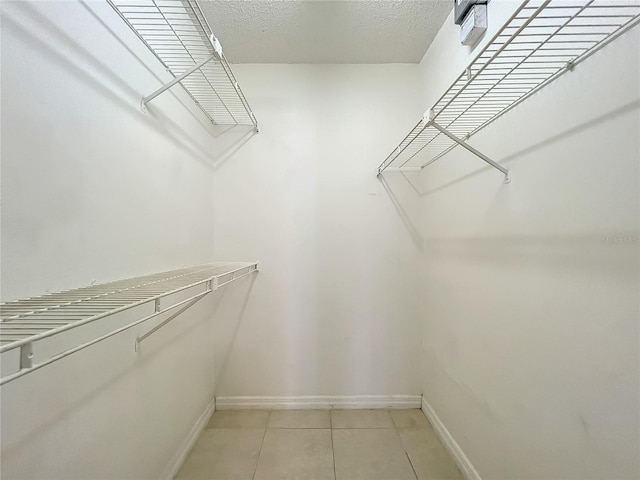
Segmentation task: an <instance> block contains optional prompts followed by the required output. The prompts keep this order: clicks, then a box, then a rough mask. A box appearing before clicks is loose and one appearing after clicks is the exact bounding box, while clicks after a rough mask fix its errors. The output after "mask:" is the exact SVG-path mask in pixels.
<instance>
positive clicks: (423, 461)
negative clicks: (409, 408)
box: [398, 427, 463, 480]
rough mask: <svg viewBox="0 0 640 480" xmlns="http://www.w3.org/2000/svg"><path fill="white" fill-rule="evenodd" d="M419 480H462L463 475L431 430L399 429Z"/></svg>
mask: <svg viewBox="0 0 640 480" xmlns="http://www.w3.org/2000/svg"><path fill="white" fill-rule="evenodd" d="M398 432H399V433H400V438H401V439H402V444H403V446H404V448H405V450H406V451H407V454H408V455H409V458H410V459H411V463H412V465H413V468H414V470H415V471H416V474H417V475H418V480H432V479H433V480H435V479H437V480H462V478H463V477H462V474H461V473H460V471H459V470H458V467H457V466H456V464H455V463H454V461H453V459H452V458H451V457H450V456H449V452H447V450H446V448H445V447H444V445H442V443H441V442H440V439H438V437H437V436H436V433H435V431H434V430H433V429H431V428H416V427H412V428H399V429H398Z"/></svg>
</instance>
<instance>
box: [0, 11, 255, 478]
mask: <svg viewBox="0 0 640 480" xmlns="http://www.w3.org/2000/svg"><path fill="white" fill-rule="evenodd" d="M1 18H2V37H1V42H2V52H1V54H2V78H1V85H2V92H1V95H2V97H1V100H2V111H1V112H2V113H1V115H2V170H1V173H2V198H1V199H2V252H1V253H2V254H1V261H2V277H1V285H2V300H3V301H6V300H11V299H15V298H20V297H26V296H31V295H38V294H42V293H44V292H45V291H48V290H49V291H58V290H63V289H67V288H74V287H78V286H84V285H87V284H89V283H90V282H91V281H92V280H94V279H95V280H96V281H97V282H105V281H109V280H115V279H122V278H127V277H130V276H135V275H140V274H147V273H153V272H158V271H163V270H167V269H172V268H177V267H181V266H188V265H194V264H198V263H202V262H207V261H211V260H212V259H213V246H214V245H213V240H214V235H213V226H214V222H213V218H212V205H213V188H212V178H213V175H214V170H215V168H216V166H217V165H219V164H220V162H222V161H224V160H225V159H226V158H227V156H228V154H229V152H231V151H233V149H235V148H238V146H239V145H240V143H237V140H238V137H239V136H240V134H239V133H238V132H237V131H238V129H236V132H235V133H236V134H227V135H219V133H220V132H219V131H214V130H212V128H211V127H210V126H207V120H205V119H204V117H203V116H202V115H201V114H199V112H198V111H197V110H196V109H195V107H193V104H192V102H191V100H189V99H188V98H187V97H186V95H185V94H184V93H183V92H181V91H180V90H179V89H178V90H176V91H175V92H173V93H167V94H164V95H163V96H161V97H159V98H158V99H156V100H154V103H153V105H152V106H151V108H150V112H149V113H148V114H143V113H142V112H141V111H140V109H139V102H140V99H141V98H142V96H143V95H144V94H146V93H149V92H151V91H153V90H154V89H156V88H157V87H158V86H159V85H160V84H161V81H166V80H167V79H168V78H167V77H168V75H167V73H166V72H164V70H163V69H162V68H159V65H158V62H157V60H156V59H155V58H154V57H153V56H152V55H151V54H150V53H149V52H148V50H147V49H146V47H145V46H144V45H142V44H141V42H140V41H139V40H138V39H137V38H136V37H135V35H134V34H133V33H132V32H131V31H130V30H129V28H128V27H127V26H126V25H125V24H124V23H123V22H122V20H121V19H120V18H119V17H118V16H117V15H116V13H115V12H114V11H113V10H112V9H111V8H110V7H109V6H108V5H107V4H106V2H80V1H52V2H2V17H1ZM209 125H210V123H209ZM216 136H217V138H216ZM249 285H250V282H249V279H245V280H242V281H240V283H239V284H234V285H232V286H229V287H227V288H226V290H225V291H224V292H223V291H219V292H216V294H215V295H212V296H210V298H209V297H207V298H206V299H205V300H202V301H201V302H200V303H199V304H198V305H196V306H195V307H193V309H192V310H190V311H189V312H187V313H186V314H184V315H182V316H180V317H179V318H178V319H176V320H174V322H173V323H172V324H170V325H169V326H167V327H165V328H164V329H163V330H161V331H160V332H158V334H156V335H154V336H153V337H150V338H149V340H148V342H145V345H143V350H142V351H141V352H140V353H138V354H136V353H135V352H134V348H133V346H134V339H135V337H136V335H137V334H138V333H142V332H145V331H146V330H147V329H148V328H149V327H150V326H152V324H153V323H152V322H150V324H149V325H144V326H142V327H140V328H136V329H133V330H132V331H130V332H127V333H125V334H121V335H118V336H116V337H113V338H112V339H110V340H108V341H105V342H103V343H101V344H99V345H97V346H94V347H91V348H89V349H87V350H84V351H82V352H80V353H77V354H75V355H73V356H71V357H68V358H67V359H65V360H63V361H60V362H58V363H56V364H55V365H52V366H50V367H47V368H43V369H42V370H39V371H38V372H35V373H33V374H31V375H28V376H26V377H23V378H21V379H19V380H16V381H14V382H12V383H10V384H7V385H4V386H3V387H2V389H1V400H2V412H1V414H2V417H1V420H0V427H1V430H2V431H1V434H2V435H1V437H2V458H1V464H2V467H1V471H0V473H1V476H2V478H7V479H9V478H24V479H26V478H37V479H42V478H47V479H54V478H57V479H72V478H77V479H87V478H92V479H94V478H110V479H114V478H118V479H125V478H130V479H136V480H137V479H143V478H149V479H151V478H153V479H155V478H160V477H161V476H162V475H163V474H165V473H170V472H169V470H168V469H170V467H171V465H172V464H173V463H175V460H176V458H175V455H176V454H177V452H179V450H180V448H181V447H183V446H184V445H183V442H184V441H185V439H186V438H187V436H188V434H189V431H190V429H191V428H192V427H193V425H194V424H195V423H196V420H197V419H198V417H199V416H200V415H201V414H202V412H203V411H204V410H205V408H206V407H207V406H208V405H209V404H210V402H211V400H212V399H213V396H214V373H215V372H214V366H213V360H214V357H213V350H212V349H213V336H214V333H215V327H216V324H217V323H218V324H219V323H220V322H222V321H226V322H233V321H235V319H236V317H235V315H236V314H237V312H238V311H239V310H238V308H239V307H241V306H242V305H243V303H244V301H245V299H246V297H247V296H248V295H249V290H248V288H249ZM229 292H232V293H233V298H231V299H229V298H228V297H229ZM235 299H237V302H235ZM230 301H231V304H229V302H230ZM234 302H235V303H234ZM220 305H225V307H224V308H225V311H226V315H225V318H224V319H222V320H220V319H217V318H213V320H212V317H213V312H214V310H215V308H216V306H220ZM146 313H149V312H148V310H147V311H146ZM139 315H141V311H140V310H139V311H138V312H132V313H131V314H130V315H128V316H121V317H119V318H113V319H110V320H109V322H108V324H105V322H103V323H101V324H100V325H93V326H92V327H90V328H86V329H85V330H84V331H83V332H77V333H76V334H75V335H76V336H77V338H88V337H91V336H95V335H96V332H103V331H108V330H110V329H111V328H112V327H114V326H115V325H120V324H122V323H123V322H125V321H127V319H131V318H133V317H136V316H139ZM161 320H162V319H161V318H158V321H161ZM67 337H68V336H65V338H67ZM62 341H64V340H62V339H61V340H59V341H58V342H60V343H57V344H54V345H51V344H50V345H48V346H46V348H51V349H54V348H56V347H61V346H62V343H61V342H62ZM3 360H5V359H4V358H3ZM36 361H37V358H36ZM3 367H4V368H6V363H4V364H3Z"/></svg>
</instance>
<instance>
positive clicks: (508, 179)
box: [429, 120, 511, 183]
mask: <svg viewBox="0 0 640 480" xmlns="http://www.w3.org/2000/svg"><path fill="white" fill-rule="evenodd" d="M429 125H430V126H432V127H433V128H435V129H436V130H438V131H439V132H440V133H442V134H443V135H445V136H447V137H449V138H450V139H451V140H453V141H454V142H456V143H457V144H458V145H460V146H461V147H463V148H465V149H467V150H469V151H470V152H471V153H473V154H474V155H475V156H476V157H478V158H480V159H481V160H483V161H485V162H487V163H488V164H489V165H491V166H492V167H493V168H495V169H497V170H500V171H501V172H502V173H503V174H504V177H505V178H504V183H510V182H511V174H510V173H509V170H508V169H507V168H505V167H503V166H502V165H500V164H499V163H496V162H494V161H493V160H491V159H490V158H489V157H487V156H486V155H485V154H484V153H482V152H480V151H478V150H476V149H475V148H473V147H472V146H471V145H469V144H468V143H467V142H465V141H464V140H463V139H462V138H460V137H457V136H456V135H454V134H453V133H451V132H450V131H448V130H447V129H446V128H444V127H443V126H441V125H439V124H437V123H436V122H434V121H433V120H431V121H430V122H429Z"/></svg>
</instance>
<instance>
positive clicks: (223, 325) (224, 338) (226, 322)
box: [213, 271, 259, 396]
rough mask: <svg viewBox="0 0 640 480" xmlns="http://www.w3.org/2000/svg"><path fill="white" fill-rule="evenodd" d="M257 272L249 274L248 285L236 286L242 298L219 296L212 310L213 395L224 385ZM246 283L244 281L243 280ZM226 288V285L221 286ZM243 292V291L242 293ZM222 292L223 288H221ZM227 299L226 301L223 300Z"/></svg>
mask: <svg viewBox="0 0 640 480" xmlns="http://www.w3.org/2000/svg"><path fill="white" fill-rule="evenodd" d="M258 274H259V271H256V273H255V274H254V275H251V279H250V280H249V282H248V285H242V286H239V285H238V286H237V287H238V288H237V291H238V293H239V294H242V300H241V301H238V299H237V298H233V297H231V296H227V297H224V296H221V298H220V301H219V302H218V304H217V305H216V311H215V312H214V315H213V318H214V321H215V324H214V329H215V339H214V342H215V343H214V363H213V370H214V374H213V378H214V383H213V388H214V390H213V391H214V396H217V394H218V392H219V391H220V387H221V385H224V380H225V375H226V371H227V366H228V364H229V359H230V358H231V355H232V354H233V353H234V347H235V345H236V339H237V337H238V332H239V331H240V327H241V326H242V320H243V319H244V314H245V311H246V310H247V305H248V304H249V299H250V298H251V291H252V290H253V284H254V283H255V280H256V277H257V275H258ZM243 283H246V282H243ZM223 288H224V289H226V288H227V287H226V286H225V287H223ZM242 292H245V293H242ZM223 294H224V290H223ZM225 299H226V300H228V301H225ZM223 302H224V303H225V304H224V305H223V306H222V311H221V314H220V315H217V313H218V312H219V310H220V309H219V307H220V303H223Z"/></svg>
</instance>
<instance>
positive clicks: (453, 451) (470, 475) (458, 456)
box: [422, 397, 482, 480]
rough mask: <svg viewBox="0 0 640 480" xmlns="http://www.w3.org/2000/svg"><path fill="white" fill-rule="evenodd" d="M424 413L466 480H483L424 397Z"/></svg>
mask: <svg viewBox="0 0 640 480" xmlns="http://www.w3.org/2000/svg"><path fill="white" fill-rule="evenodd" d="M422 411H423V412H424V414H425V415H426V417H427V418H428V419H429V422H431V425H432V426H433V429H434V430H435V431H436V433H437V434H438V437H440V441H441V442H442V443H443V444H444V446H445V447H446V448H447V450H448V451H449V454H450V455H451V457H452V458H453V459H454V461H455V462H456V465H458V468H459V469H460V471H461V472H462V475H463V476H464V478H465V479H466V480H482V479H481V478H480V475H479V474H478V472H477V471H476V469H475V468H473V465H472V464H471V462H470V461H469V459H468V458H467V456H466V455H465V454H464V452H463V451H462V448H460V445H458V442H456V441H455V439H454V438H453V436H451V433H450V432H449V430H447V427H445V426H444V423H442V420H440V417H438V415H436V412H435V411H434V410H433V408H432V407H431V405H429V402H427V400H426V399H425V398H424V397H422Z"/></svg>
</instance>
